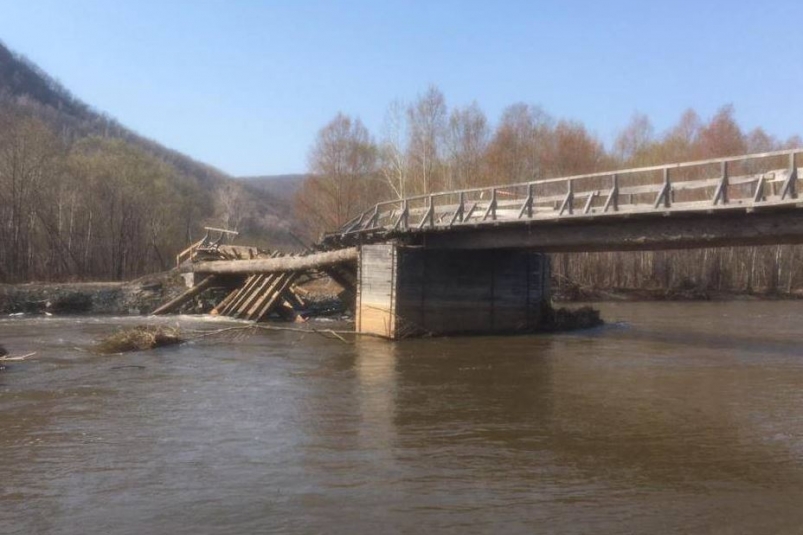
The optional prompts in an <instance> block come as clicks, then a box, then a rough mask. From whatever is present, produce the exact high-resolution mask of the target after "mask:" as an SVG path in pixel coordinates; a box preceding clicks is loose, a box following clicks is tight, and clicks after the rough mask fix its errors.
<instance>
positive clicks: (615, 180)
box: [602, 173, 619, 213]
mask: <svg viewBox="0 0 803 535" xmlns="http://www.w3.org/2000/svg"><path fill="white" fill-rule="evenodd" d="M611 182H612V184H611V191H610V193H608V198H607V199H605V207H604V208H603V209H602V212H603V213H605V212H607V211H608V208H613V211H614V212H617V211H618V210H619V175H617V174H616V173H614V174H613V176H612V177H611Z"/></svg>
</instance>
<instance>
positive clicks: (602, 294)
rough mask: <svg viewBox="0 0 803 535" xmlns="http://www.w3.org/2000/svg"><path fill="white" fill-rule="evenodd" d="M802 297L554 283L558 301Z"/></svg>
mask: <svg viewBox="0 0 803 535" xmlns="http://www.w3.org/2000/svg"><path fill="white" fill-rule="evenodd" d="M797 299H803V292H800V291H798V290H794V291H791V292H783V291H773V292H769V291H766V290H752V291H748V290H716V289H707V288H698V287H694V286H689V287H681V288H589V287H582V286H579V285H575V284H565V283H564V284H562V285H553V288H552V300H553V301H554V302H556V303H606V302H620V301H629V302H645V301H786V300H797Z"/></svg>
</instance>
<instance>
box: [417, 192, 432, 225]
mask: <svg viewBox="0 0 803 535" xmlns="http://www.w3.org/2000/svg"><path fill="white" fill-rule="evenodd" d="M427 223H429V227H430V228H432V227H434V226H435V200H434V199H433V198H432V195H430V196H429V197H427V212H426V213H425V214H424V217H423V218H422V219H421V221H420V222H419V223H418V228H419V229H422V228H424V227H425V226H426V225H427Z"/></svg>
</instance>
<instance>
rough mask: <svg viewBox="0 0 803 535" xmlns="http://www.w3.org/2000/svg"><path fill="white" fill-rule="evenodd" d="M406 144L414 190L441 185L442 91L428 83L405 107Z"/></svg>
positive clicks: (443, 112) (443, 117)
mask: <svg viewBox="0 0 803 535" xmlns="http://www.w3.org/2000/svg"><path fill="white" fill-rule="evenodd" d="M407 119H408V122H409V128H408V135H409V143H408V145H407V151H408V157H409V161H410V178H411V181H412V184H413V187H414V188H415V191H416V192H417V193H429V192H431V191H434V190H436V189H438V188H439V187H441V186H442V182H443V181H442V180H441V177H442V155H443V145H444V139H445V135H446V125H447V109H446V99H445V98H444V96H443V93H441V91H440V90H439V89H438V88H437V87H435V86H430V88H429V89H428V90H427V92H426V93H424V94H423V95H421V96H420V97H419V98H418V100H416V102H414V103H413V104H412V105H410V107H409V108H408V109H407Z"/></svg>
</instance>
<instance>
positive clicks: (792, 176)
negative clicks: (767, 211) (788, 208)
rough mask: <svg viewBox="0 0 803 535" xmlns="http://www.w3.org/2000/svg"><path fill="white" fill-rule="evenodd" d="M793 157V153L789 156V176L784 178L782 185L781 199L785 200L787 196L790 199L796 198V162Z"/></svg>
mask: <svg viewBox="0 0 803 535" xmlns="http://www.w3.org/2000/svg"><path fill="white" fill-rule="evenodd" d="M795 156H796V154H795V153H794V152H793V153H792V154H790V155H789V176H788V177H786V181H785V182H784V184H783V190H782V191H781V199H785V198H786V197H787V196H789V198H790V199H796V198H797V187H796V186H797V161H796V159H795Z"/></svg>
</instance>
